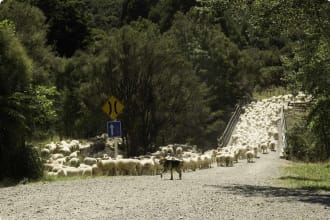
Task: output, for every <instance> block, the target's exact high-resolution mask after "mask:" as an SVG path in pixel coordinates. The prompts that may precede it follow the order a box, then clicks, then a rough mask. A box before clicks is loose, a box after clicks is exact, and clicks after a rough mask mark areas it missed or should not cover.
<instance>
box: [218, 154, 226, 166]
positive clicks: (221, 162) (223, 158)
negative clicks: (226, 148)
mask: <svg viewBox="0 0 330 220" xmlns="http://www.w3.org/2000/svg"><path fill="white" fill-rule="evenodd" d="M215 158H216V162H217V166H218V167H220V166H221V167H223V166H226V155H225V154H224V153H220V154H217V155H216V157H215Z"/></svg>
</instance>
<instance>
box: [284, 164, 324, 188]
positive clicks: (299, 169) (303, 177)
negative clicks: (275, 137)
mask: <svg viewBox="0 0 330 220" xmlns="http://www.w3.org/2000/svg"><path fill="white" fill-rule="evenodd" d="M280 184H281V185H284V186H287V187H290V188H299V189H310V190H326V191H330V162H326V163H294V164H292V165H289V166H287V167H285V168H284V169H283V175H282V177H281V178H280Z"/></svg>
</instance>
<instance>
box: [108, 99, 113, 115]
mask: <svg viewBox="0 0 330 220" xmlns="http://www.w3.org/2000/svg"><path fill="white" fill-rule="evenodd" d="M108 104H109V115H111V112H112V107H111V102H108Z"/></svg>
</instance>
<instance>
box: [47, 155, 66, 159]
mask: <svg viewBox="0 0 330 220" xmlns="http://www.w3.org/2000/svg"><path fill="white" fill-rule="evenodd" d="M63 157H64V155H63V154H52V155H51V157H50V158H51V159H52V160H57V159H59V158H63Z"/></svg>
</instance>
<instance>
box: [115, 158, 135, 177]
mask: <svg viewBox="0 0 330 220" xmlns="http://www.w3.org/2000/svg"><path fill="white" fill-rule="evenodd" d="M116 162H117V170H118V172H119V174H120V175H138V170H140V169H141V163H140V161H139V160H137V159H130V158H127V159H125V158H124V159H118V160H116Z"/></svg>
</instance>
